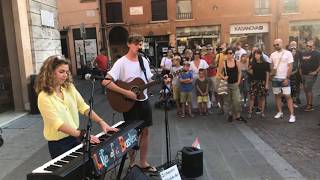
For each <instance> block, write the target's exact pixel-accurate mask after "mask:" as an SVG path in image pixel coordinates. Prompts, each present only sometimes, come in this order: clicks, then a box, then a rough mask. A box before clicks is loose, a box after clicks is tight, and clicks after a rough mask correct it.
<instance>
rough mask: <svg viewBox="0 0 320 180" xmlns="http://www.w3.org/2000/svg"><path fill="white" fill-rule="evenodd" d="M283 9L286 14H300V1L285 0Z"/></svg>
mask: <svg viewBox="0 0 320 180" xmlns="http://www.w3.org/2000/svg"><path fill="white" fill-rule="evenodd" d="M283 7H284V13H295V12H298V0H284V1H283Z"/></svg>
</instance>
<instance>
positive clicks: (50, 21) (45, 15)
mask: <svg viewBox="0 0 320 180" xmlns="http://www.w3.org/2000/svg"><path fill="white" fill-rule="evenodd" d="M40 16H41V25H42V26H49V27H54V16H53V13H52V12H49V11H46V10H40Z"/></svg>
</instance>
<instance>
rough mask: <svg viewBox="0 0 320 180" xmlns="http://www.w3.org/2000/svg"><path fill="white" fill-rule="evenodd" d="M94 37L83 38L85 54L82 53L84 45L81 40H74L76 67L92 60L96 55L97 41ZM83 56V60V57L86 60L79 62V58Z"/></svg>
mask: <svg viewBox="0 0 320 180" xmlns="http://www.w3.org/2000/svg"><path fill="white" fill-rule="evenodd" d="M96 41H97V40H96V39H86V40H85V43H86V44H85V46H86V55H84V46H83V40H75V41H74V46H75V50H76V60H77V68H78V69H80V68H81V64H87V63H89V62H92V61H93V60H94V59H95V58H96V57H97V43H96ZM81 56H82V57H83V60H84V59H85V60H86V62H80V60H81V58H80V57H81Z"/></svg>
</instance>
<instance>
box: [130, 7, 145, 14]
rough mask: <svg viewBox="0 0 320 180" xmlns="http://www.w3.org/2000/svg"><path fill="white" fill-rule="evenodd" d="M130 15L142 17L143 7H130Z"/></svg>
mask: <svg viewBox="0 0 320 180" xmlns="http://www.w3.org/2000/svg"><path fill="white" fill-rule="evenodd" d="M130 15H143V7H142V6H135V7H130Z"/></svg>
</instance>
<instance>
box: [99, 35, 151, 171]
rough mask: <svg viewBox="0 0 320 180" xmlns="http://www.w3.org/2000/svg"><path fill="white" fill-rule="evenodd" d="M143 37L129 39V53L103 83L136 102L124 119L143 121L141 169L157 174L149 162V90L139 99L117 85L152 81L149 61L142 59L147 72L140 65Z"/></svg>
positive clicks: (127, 120) (119, 61) (132, 157)
mask: <svg viewBox="0 0 320 180" xmlns="http://www.w3.org/2000/svg"><path fill="white" fill-rule="evenodd" d="M143 40H144V39H143V37H142V36H140V35H130V36H129V37H128V43H127V45H128V47H129V50H128V53H127V54H126V55H124V56H122V57H121V58H120V59H118V60H117V61H116V62H115V63H114V65H113V67H112V68H111V70H110V71H109V72H108V74H107V76H106V77H107V78H109V79H112V81H110V80H104V81H102V84H103V85H104V86H106V87H107V88H108V89H109V90H111V91H115V92H117V93H120V94H122V95H124V96H126V97H127V98H130V99H132V100H135V101H136V102H135V103H134V106H133V107H132V108H131V109H130V110H129V111H127V112H123V117H124V120H125V121H126V122H129V123H130V122H132V121H136V120H141V121H143V122H144V123H143V125H142V126H143V127H142V132H141V134H140V167H141V168H142V169H143V170H144V171H146V172H153V173H154V172H157V169H156V168H155V167H153V166H151V165H150V164H149V163H148V162H147V153H148V144H149V142H148V139H149V128H148V127H149V126H151V125H152V108H151V106H150V103H149V100H148V95H147V89H145V90H144V91H143V94H144V95H145V98H144V99H139V97H137V95H136V94H135V93H134V92H132V91H130V90H127V89H124V88H122V87H120V86H118V85H117V84H116V82H115V81H123V82H128V83H129V82H131V81H133V80H134V79H136V78H140V79H142V80H143V81H144V82H145V83H149V82H150V81H151V77H152V76H153V74H152V73H151V71H150V67H149V63H148V61H147V60H146V59H145V58H144V57H142V59H141V58H140V61H141V63H142V61H143V65H144V67H145V71H143V70H142V65H140V63H139V58H138V54H139V52H138V50H139V49H140V48H142V45H143ZM134 156H135V153H134V152H133V151H132V152H130V153H129V158H130V167H133V166H134V165H135V162H134V161H135V157H134Z"/></svg>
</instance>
